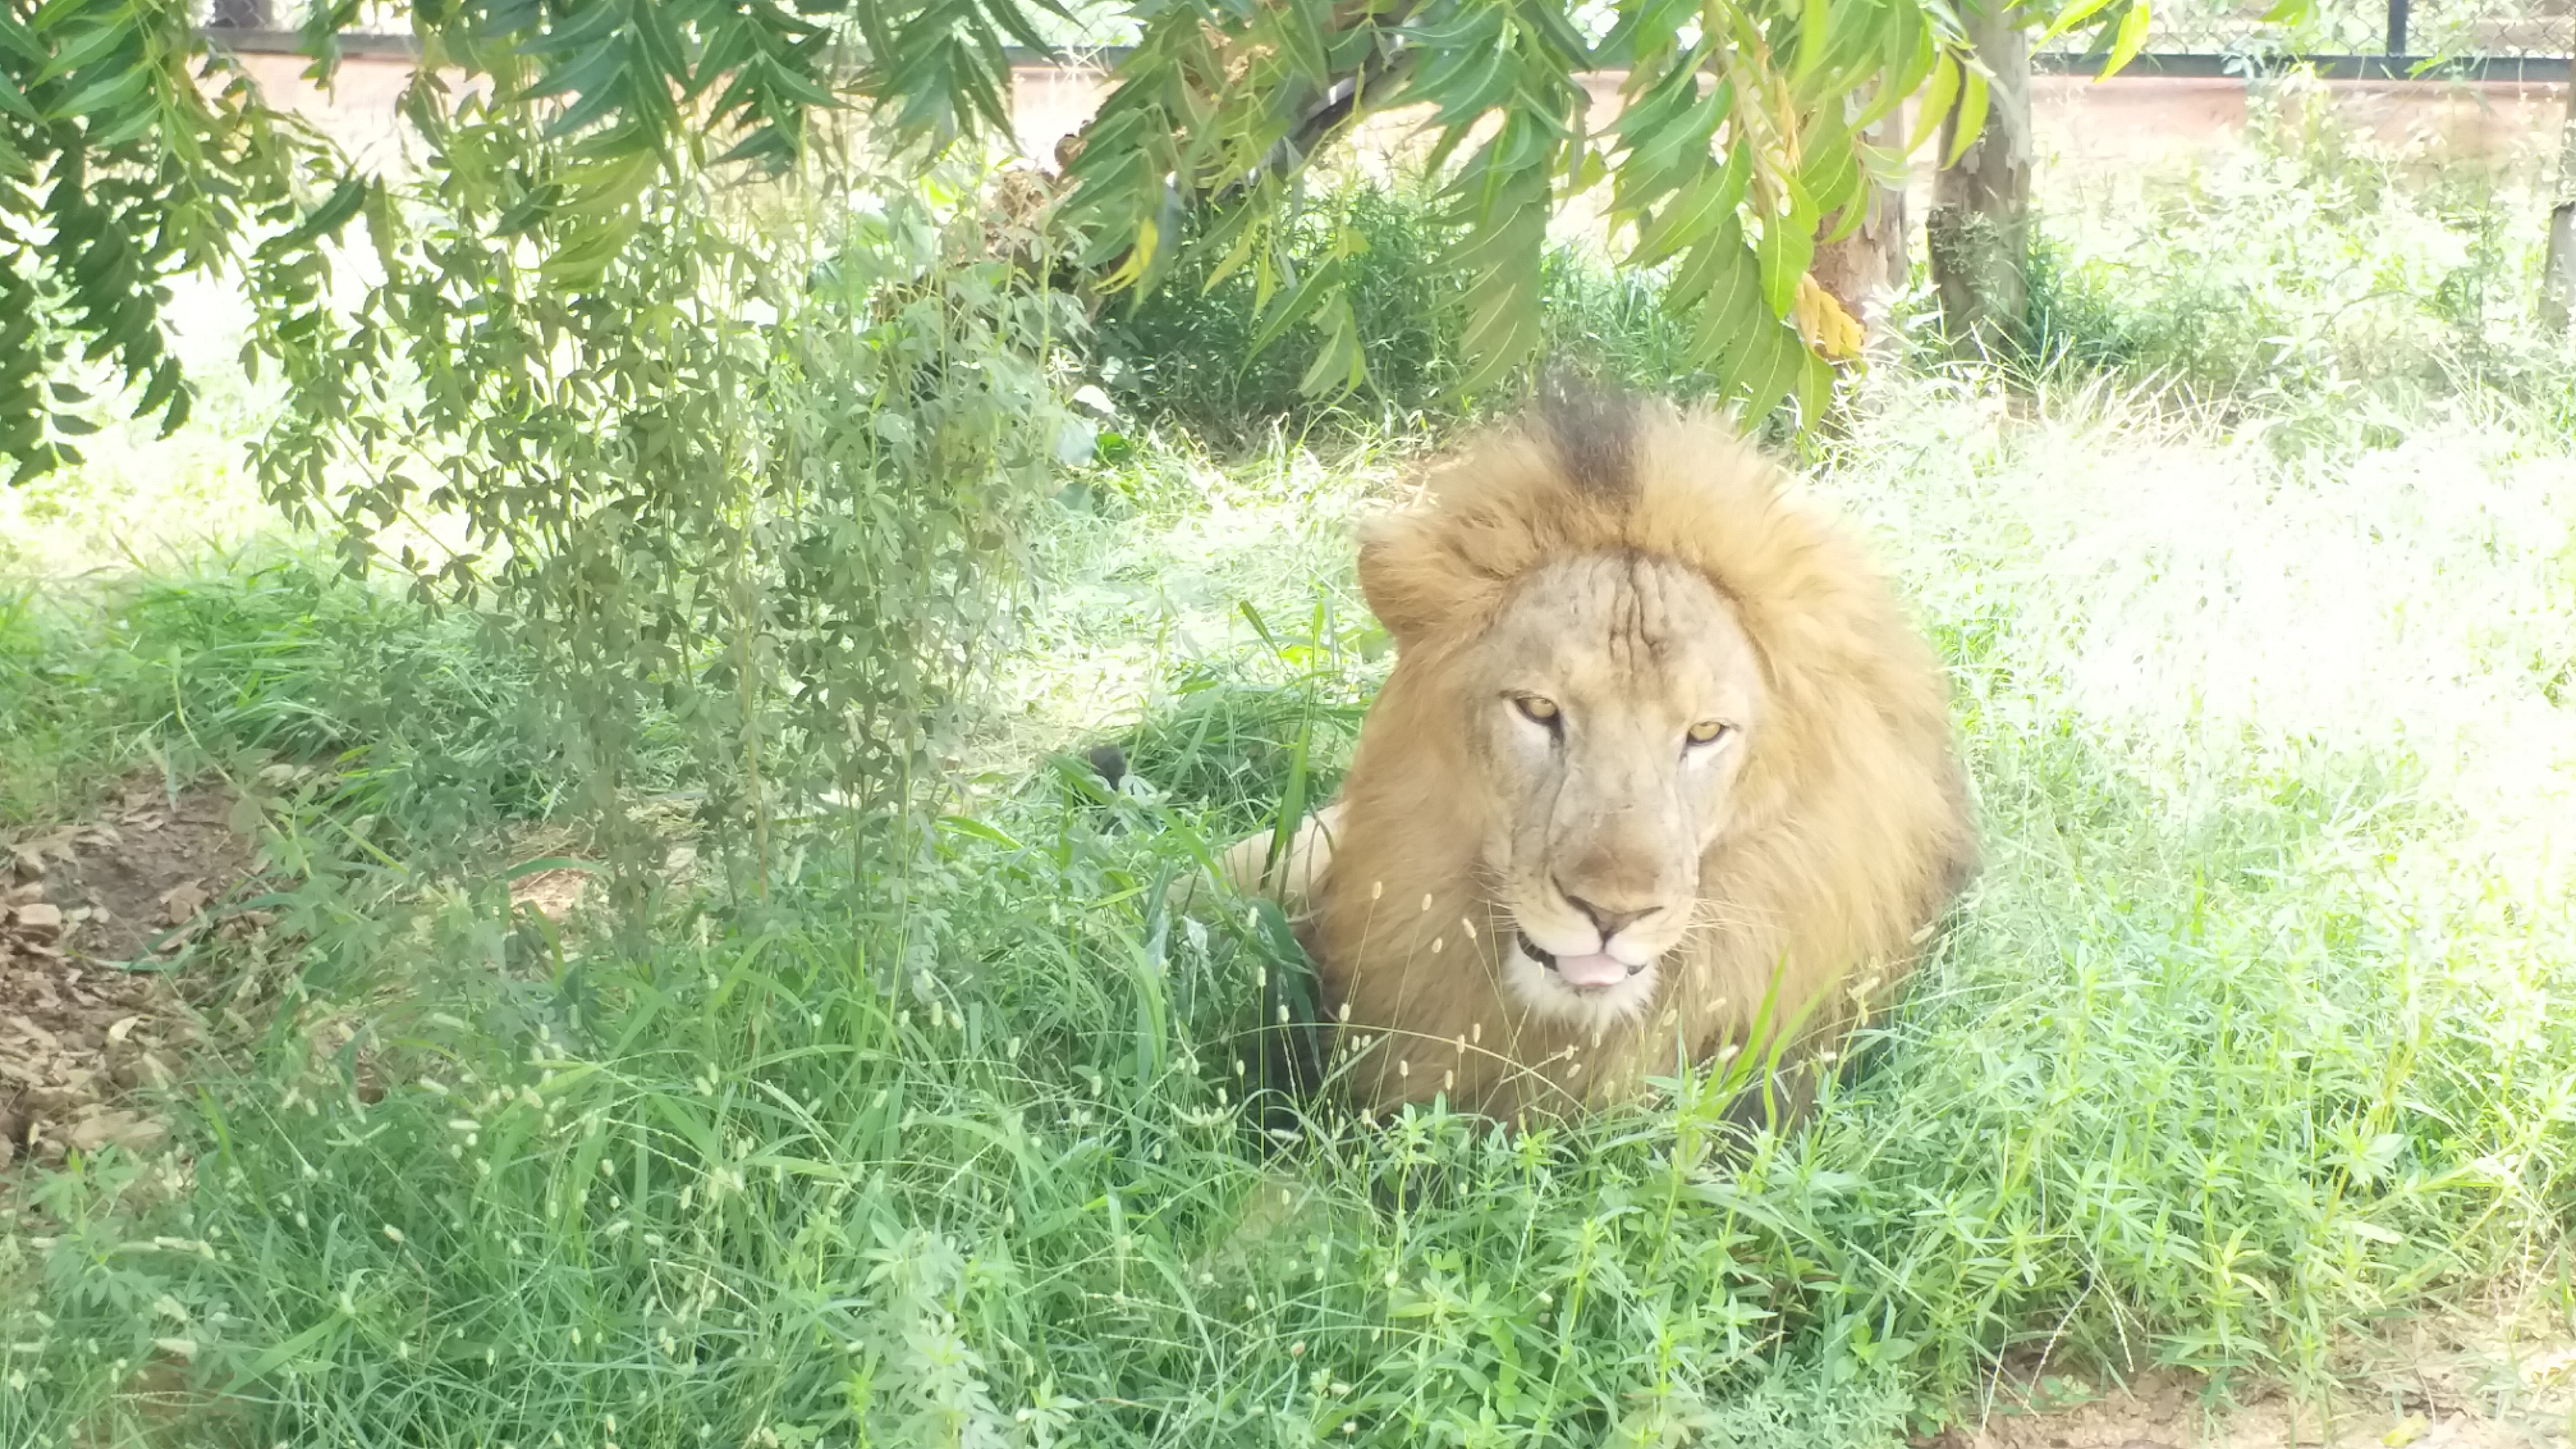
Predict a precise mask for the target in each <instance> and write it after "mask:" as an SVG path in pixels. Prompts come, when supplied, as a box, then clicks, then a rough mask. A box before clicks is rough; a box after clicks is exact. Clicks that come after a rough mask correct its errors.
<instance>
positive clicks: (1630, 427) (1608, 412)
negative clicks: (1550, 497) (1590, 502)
mask: <svg viewBox="0 0 2576 1449" xmlns="http://www.w3.org/2000/svg"><path fill="white" fill-rule="evenodd" d="M1537 421H1538V428H1539V432H1540V434H1541V435H1542V436H1544V437H1545V438H1546V439H1547V442H1548V446H1549V447H1550V448H1552V449H1554V450H1555V453H1556V461H1557V466H1558V467H1560V468H1562V469H1564V470H1565V477H1566V481H1567V482H1569V483H1572V484H1573V485H1574V486H1575V487H1576V488H1577V489H1578V490H1580V491H1582V492H1585V493H1590V494H1594V495H1596V496H1599V497H1606V498H1625V497H1627V496H1628V495H1630V494H1632V493H1634V492H1636V490H1637V456H1636V455H1637V421H1638V419H1637V402H1636V399H1634V398H1632V397H1629V396H1627V395H1626V394H1624V393H1620V392H1617V391H1613V390H1611V389H1607V388H1604V387H1601V386H1600V385H1598V384H1596V383H1594V382H1593V381H1591V380H1590V379H1589V378H1586V377H1583V376H1581V375H1579V374H1577V373H1573V372H1570V371H1566V370H1563V369H1550V370H1549V372H1548V373H1547V375H1546V376H1545V377H1544V378H1543V379H1541V381H1540V383H1539V389H1538V407H1537Z"/></svg>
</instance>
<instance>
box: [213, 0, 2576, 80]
mask: <svg viewBox="0 0 2576 1449" xmlns="http://www.w3.org/2000/svg"><path fill="white" fill-rule="evenodd" d="M2274 4H2275V0H2152V9H2151V10H2150V12H2149V13H2150V19H2149V21H2148V25H2147V41H2146V45H2145V47H2144V49H2143V50H2142V51H2141V52H2140V55H2141V58H2142V59H2144V60H2146V61H2148V62H2149V64H2148V65H2146V66H2144V67H2142V69H2145V70H2150V71H2152V70H2154V69H2157V68H2158V67H2156V66H2155V65H2153V62H2154V61H2155V60H2156V59H2157V58H2158V57H2172V56H2194V57H2212V56H2216V57H2230V58H2247V59H2260V58H2264V57H2277V56H2297V55H2310V56H2382V55H2393V56H2404V57H2408V58H2410V59H2413V60H2426V59H2431V60H2459V59H2499V60H2510V59H2523V58H2554V57H2564V56H2567V55H2569V54H2571V53H2576V0H2399V3H2396V4H2393V5H2392V4H2391V3H2389V0H2313V3H2312V4H2310V5H2309V6H2308V7H2307V8H2308V13H2307V14H2306V15H2304V16H2303V17H2301V18H2300V19H2299V20H2298V21H2297V22H2295V23H2287V24H2285V23H2276V22H2272V21H2267V20H2266V19H2265V18H2264V17H2265V15H2266V13H2267V12H2269V11H2271V10H2272V9H2273V8H2274ZM1063 9H1064V11H1065V12H1066V13H1063V14H1052V13H1048V12H1047V11H1046V10H1045V9H1044V8H1043V7H1038V8H1036V9H1035V10H1034V13H1033V16H1032V18H1033V19H1034V20H1035V21H1036V22H1037V24H1038V25H1039V28H1040V32H1041V33H1042V34H1043V35H1044V36H1045V37H1046V39H1048V40H1049V41H1050V42H1052V43H1054V44H1056V45H1059V46H1063V47H1066V48H1067V49H1072V50H1091V49H1097V48H1101V47H1117V46H1121V45H1125V44H1127V43H1130V42H1132V41H1133V40H1134V39H1135V32H1134V22H1133V20H1132V18H1131V16H1130V14H1129V7H1127V6H1125V5H1122V4H1118V3H1115V0H1070V3H1067V4H1065V5H1064V7H1063ZM1610 9H1611V7H1610V5H1609V4H1608V3H1606V0H1574V4H1573V5H1572V10H1573V12H1574V14H1575V15H1576V16H1577V18H1578V19H1579V20H1580V19H1583V18H1595V19H1598V20H1600V21H1602V22H1603V23H1602V26H1601V28H1605V29H1606V23H1607V19H1608V12H1609V10H1610ZM1594 12H1599V14H1598V15H1595V14H1594ZM197 13H198V20H199V22H200V23H201V24H204V25H207V26H209V27H210V28H214V29H219V30H220V29H230V30H234V31H250V32H257V31H275V30H293V29H296V28H298V27H300V26H302V25H303V24H304V20H305V16H306V14H307V13H308V6H307V0H197ZM344 31H345V33H349V34H352V35H360V36H369V37H384V38H388V39H390V38H395V37H407V36H409V34H410V33H411V22H410V18H409V7H408V6H406V5H404V4H402V3H400V0H362V3H361V4H359V5H358V7H357V9H356V11H355V13H354V15H353V17H352V18H351V20H350V21H349V23H348V24H347V25H346V26H345V27H344ZM2088 47H2094V48H2096V49H2098V41H2097V40H2096V37H2095V36H2094V35H2093V34H2092V33H2091V31H2090V29H2089V27H2088V28H2087V29H2086V30H2083V31H2078V32H2077V33H2075V34H2073V35H2068V36H2061V37H2058V38H2057V39H2055V40H2053V41H2050V42H2048V43H2046V44H2044V45H2042V46H2041V47H2040V51H2041V54H2042V56H2043V57H2044V58H2045V59H2047V60H2049V61H2053V62H2055V63H2056V65H2055V66H2053V67H2052V68H2068V67H2071V66H2072V65H2074V64H2077V63H2080V61H2081V59H2082V57H2083V56H2084V54H2085V53H2086V50H2087V48H2088Z"/></svg>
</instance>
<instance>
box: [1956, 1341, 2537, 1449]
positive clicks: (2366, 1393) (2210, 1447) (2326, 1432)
mask: <svg viewBox="0 0 2576 1449" xmlns="http://www.w3.org/2000/svg"><path fill="white" fill-rule="evenodd" d="M2571 1389H2576V1345H2571V1344H2569V1343H2568V1342H2566V1341H2565V1340H2564V1339H2563V1338H2543V1339H2542V1340H2540V1341H2537V1342H2535V1341H2531V1340H2518V1339H2510V1338H2502V1337H2496V1338H2491V1339H2489V1340H2488V1341H2484V1342H2472V1343H2467V1344H2457V1343H2455V1344H2447V1345H2425V1344H2418V1345H2415V1346H2414V1348H2413V1349H2412V1350H2411V1351H2409V1352H2408V1353H2406V1354H2404V1355H2402V1356H2400V1355H2392V1356H2390V1357H2389V1359H2388V1361H2385V1362H2382V1363H2381V1364H2379V1365H2377V1366H2376V1368H2375V1369H2374V1370H2373V1371H2369V1372H2365V1373H2363V1374H2362V1375H2360V1376H2359V1378H2358V1379H2356V1380H2355V1381H2354V1382H2353V1383H2352V1384H2351V1385H2350V1386H2348V1389H2347V1391H2346V1392H2345V1393H2343V1394H2341V1395H2339V1396H2337V1398H2336V1400H2335V1401H2334V1402H2333V1403H2332V1404H2329V1405H2320V1404H2317V1403H2315V1402H2313V1401H2301V1400H2298V1399H2295V1398H2293V1397H2291V1396H2289V1395H2286V1394H2279V1393H2274V1394H2269V1395H2264V1396H2261V1397H2258V1398H2256V1399H2255V1400H2254V1401H2253V1402H2250V1403H2246V1404H2241V1405H2238V1406H2236V1407H2233V1408H2229V1409H2219V1408H2214V1407H2212V1406H2211V1405H2210V1404H2209V1403H2208V1401H2207V1399H2206V1397H2205V1395H2204V1391H2203V1387H2202V1381H2201V1380H2199V1379H2196V1378H2194V1377H2192V1376H2189V1375H2185V1374H2178V1373H2163V1372H2159V1373H2150V1374H2146V1375H2143V1376H2141V1377H2140V1378H2138V1379H2137V1380H2135V1381H2134V1382H2132V1383H2130V1384H2128V1385H2127V1386H2125V1387H2119V1388H2113V1389H2110V1390H2108V1391H2107V1392H2104V1391H2099V1390H2097V1389H2096V1388H2095V1387H2094V1386H2093V1385H2091V1384H2088V1383H2086V1382H2085V1381H2084V1380H2082V1379H2081V1378H2078V1377H2073V1376H2065V1375H2050V1376H2048V1377H2046V1378H2043V1379H2041V1380H2039V1381H2037V1382H2036V1383H2030V1384H2024V1385H2023V1386H2021V1387H2020V1388H2019V1389H2017V1390H2014V1391H2012V1392H2009V1393H2003V1394H1998V1395H1997V1398H1996V1402H1995V1404H1994V1406H1993V1409H1992V1412H1991V1413H1989V1414H1987V1415H1985V1416H1984V1418H1983V1422H1981V1423H1978V1422H1971V1423H1966V1424H1962V1425H1959V1426H1957V1427H1954V1428H1952V1429H1951V1430H1950V1431H1948V1432H1947V1433H1945V1434H1943V1435H1941V1436H1939V1437H1938V1438H1935V1439H1932V1440H1929V1441H1924V1442H1923V1444H1922V1446H1921V1449H2364V1446H2370V1449H2531V1446H2535V1445H2564V1444H2567V1443H2568V1442H2569V1429H2570V1419H2569V1415H2570V1411H2571V1409H2576V1393H2571Z"/></svg>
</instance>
